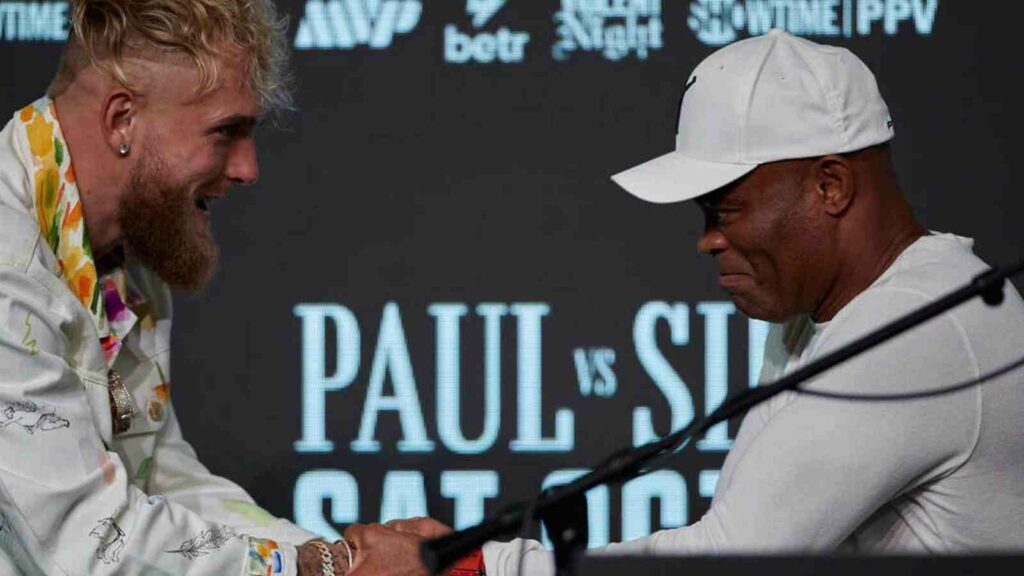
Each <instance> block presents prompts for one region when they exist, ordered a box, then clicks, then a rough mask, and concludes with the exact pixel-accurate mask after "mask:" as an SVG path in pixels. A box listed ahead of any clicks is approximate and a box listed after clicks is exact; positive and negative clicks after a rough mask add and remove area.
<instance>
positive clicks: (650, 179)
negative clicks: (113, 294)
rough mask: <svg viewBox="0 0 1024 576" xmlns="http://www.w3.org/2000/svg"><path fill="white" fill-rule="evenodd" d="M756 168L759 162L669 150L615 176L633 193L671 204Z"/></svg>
mask: <svg viewBox="0 0 1024 576" xmlns="http://www.w3.org/2000/svg"><path fill="white" fill-rule="evenodd" d="M754 168H757V164H726V163H722V162H708V161H706V160H697V159H695V158H690V157H688V156H683V155H682V154H680V153H679V152H669V153H668V154H665V155H664V156H659V157H657V158H655V159H654V160H650V161H648V162H644V163H643V164H640V165H639V166H635V167H633V168H630V169H629V170H626V171H624V172H619V173H618V174H616V175H614V176H612V180H613V181H615V183H616V184H618V185H619V186H622V187H623V188H624V189H625V190H626V192H629V193H630V194H632V195H633V196H636V197H637V198H640V199H641V200H646V201H648V202H654V203H656V204H668V203H670V202H682V201H683V200H692V199H693V198H696V197H698V196H703V195H704V194H707V193H708V192H713V191H715V190H717V189H719V188H721V187H722V186H725V185H726V184H729V183H730V182H733V181H734V180H737V179H739V178H741V177H743V176H745V175H746V174H747V173H749V172H751V171H752V170H753V169H754Z"/></svg>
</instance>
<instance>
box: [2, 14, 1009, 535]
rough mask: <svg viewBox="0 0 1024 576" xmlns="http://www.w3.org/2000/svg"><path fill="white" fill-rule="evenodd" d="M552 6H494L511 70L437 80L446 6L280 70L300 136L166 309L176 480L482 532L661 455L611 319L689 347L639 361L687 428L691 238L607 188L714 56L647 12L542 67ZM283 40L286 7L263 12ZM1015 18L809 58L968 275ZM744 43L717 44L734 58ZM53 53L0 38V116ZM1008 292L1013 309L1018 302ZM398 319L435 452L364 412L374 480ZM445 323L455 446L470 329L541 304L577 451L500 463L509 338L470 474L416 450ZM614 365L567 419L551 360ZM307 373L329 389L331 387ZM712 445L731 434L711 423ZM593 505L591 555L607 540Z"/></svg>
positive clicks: (674, 213)
mask: <svg viewBox="0 0 1024 576" xmlns="http://www.w3.org/2000/svg"><path fill="white" fill-rule="evenodd" d="M559 5H560V4H559V2H556V1H554V0H552V1H534V2H526V1H522V0H512V1H511V2H509V3H508V5H506V6H505V7H504V8H503V9H502V10H501V11H500V12H498V13H497V14H496V15H495V16H494V18H493V19H492V20H491V22H489V23H488V24H487V25H485V26H484V27H483V28H482V30H489V31H493V30H495V29H497V28H498V27H500V26H507V27H509V28H511V29H513V30H525V31H528V32H529V33H530V34H531V40H530V42H529V44H528V45H527V50H526V60H525V62H524V63H522V64H500V63H492V64H486V65H482V64H477V65H471V64H467V65H452V64H446V63H445V62H444V61H443V58H442V52H443V28H444V26H445V25H446V24H448V23H456V24H457V25H458V26H459V29H460V30H462V31H471V30H472V27H471V25H470V23H469V18H468V17H467V15H466V11H465V2H463V1H461V0H458V1H456V0H428V1H426V2H424V8H423V15H422V17H421V19H420V22H419V24H418V25H417V26H416V28H415V29H414V30H412V31H411V32H409V33H407V34H401V35H397V36H396V37H395V39H394V43H393V44H392V46H391V47H390V48H388V49H385V50H371V49H369V48H367V47H365V46H363V47H357V48H355V49H352V50H312V51H296V52H295V53H294V54H293V59H292V62H293V66H294V71H295V75H296V79H297V91H296V102H297V106H298V110H297V112H296V113H295V114H292V115H291V116H290V117H289V119H288V124H287V126H286V127H285V128H284V129H283V130H277V131H275V130H271V129H268V130H265V131H263V132H262V133H261V134H260V136H259V145H260V154H261V169H262V177H261V180H260V182H259V183H258V184H257V185H255V186H253V187H250V188H244V189H237V190H235V191H234V192H233V193H232V194H231V195H230V196H229V198H228V199H227V200H225V201H223V202H221V203H220V204H218V205H217V206H216V207H215V212H214V226H215V231H216V233H217V236H218V239H219V241H220V243H221V246H222V249H223V255H224V258H223V263H222V266H221V270H220V272H219V274H218V275H217V277H216V278H215V280H214V281H213V282H212V284H211V285H210V287H209V288H208V289H207V291H206V292H205V293H204V294H202V295H200V296H190V295H185V294H179V295H177V298H176V300H177V308H176V320H175V321H176V325H175V341H174V350H173V375H172V378H171V379H172V381H173V383H174V398H175V405H176V409H177V412H178V415H179V418H180V419H181V422H182V426H183V428H184V430H185V433H186V437H188V438H189V439H190V440H191V441H192V443H193V445H194V446H195V448H196V450H197V452H198V453H199V456H200V458H201V459H202V460H203V461H204V462H205V463H206V464H207V465H208V466H209V467H210V468H211V469H212V470H214V471H215V472H217V473H219V474H223V475H225V476H227V477H229V478H232V479H234V480H235V481H237V482H238V483H239V484H241V485H242V486H244V487H245V488H246V489H248V490H249V491H250V492H251V493H252V494H253V496H254V497H255V498H256V499H257V500H258V501H260V502H261V503H262V504H263V505H264V506H265V507H266V508H268V509H269V510H270V511H272V512H273V513H275V514H278V515H282V516H286V517H291V515H292V499H293V487H294V484H295V481H296V479H297V478H298V477H299V475H300V474H301V473H302V472H303V471H306V470H311V469H339V470H345V471H347V472H349V473H351V474H352V475H353V476H355V477H356V478H357V480H358V481H359V486H360V510H361V512H360V519H361V520H363V521H375V520H377V514H378V510H379V502H380V498H381V495H380V490H381V479H382V477H383V475H384V473H385V472H386V471H388V470H421V471H422V472H423V474H424V478H425V482H426V489H427V490H426V491H427V495H428V507H429V512H430V513H431V514H432V515H435V516H437V517H439V518H440V519H441V520H444V521H447V522H451V520H452V514H453V511H452V502H451V500H449V499H445V498H442V497H441V496H440V491H439V480H438V477H439V474H440V471H442V470H455V469H487V470H497V471H498V472H499V475H500V476H501V497H500V498H498V499H493V500H488V502H487V511H488V512H490V511H493V510H495V509H497V508H498V506H499V505H500V504H504V503H508V502H512V501H514V500H517V499H522V498H525V497H528V496H530V495H532V494H533V493H535V491H536V490H537V488H538V487H539V486H540V482H541V479H542V478H543V477H544V476H545V475H546V474H547V473H548V472H550V471H551V470H554V469H561V468H571V467H585V466H587V465H591V464H593V463H595V462H596V461H598V460H600V459H601V458H602V456H603V455H604V454H606V453H607V452H609V451H610V450H612V449H614V448H618V447H620V446H622V445H625V444H628V443H629V442H630V441H631V437H632V436H631V435H632V427H631V426H632V425H631V412H632V408H633V407H634V406H641V405H646V406H650V407H651V409H652V410H653V411H654V418H655V422H656V424H657V426H658V427H659V428H658V430H659V431H661V432H665V431H667V427H668V418H669V415H668V408H667V404H666V402H665V401H664V398H663V397H662V396H661V395H660V394H659V392H658V390H657V389H656V388H655V387H654V386H653V385H652V384H651V381H650V379H649V378H648V376H647V374H646V373H645V372H644V370H643V369H642V368H641V366H640V364H639V363H638V362H637V359H636V357H635V354H634V344H633V339H632V323H633V318H634V316H635V314H636V312H637V310H638V309H639V308H640V306H641V305H643V303H645V302H649V301H659V300H663V301H667V302H685V303H687V304H689V305H690V307H691V316H690V342H689V344H688V345H685V346H682V347H672V346H671V345H670V344H669V342H668V331H667V328H665V327H664V326H662V330H661V331H660V332H659V342H660V343H661V345H662V350H663V351H665V352H666V353H669V352H670V355H669V358H670V360H671V362H672V364H673V366H674V367H675V368H676V370H677V371H678V372H679V373H680V375H681V376H682V377H683V379H684V380H686V382H687V384H688V386H689V388H690V391H691V393H692V395H693V399H694V407H695V410H696V411H697V413H701V412H703V410H704V398H703V396H704V393H703V378H704V334H703V331H704V324H703V318H702V317H701V316H699V315H697V314H696V313H694V312H693V309H694V308H695V307H696V304H697V303H699V302H703V301H724V300H727V297H726V295H725V293H724V292H722V291H721V290H719V289H718V288H717V286H716V280H715V272H714V270H713V267H712V265H711V262H709V261H708V260H706V259H704V258H701V257H699V256H698V255H697V253H696V251H695V243H696V240H697V237H698V235H699V233H700V231H701V228H702V225H703V223H702V219H701V217H700V215H699V212H698V210H697V209H696V208H695V207H693V206H692V205H689V204H680V205H668V206H656V205H652V204H646V203H643V202H641V201H639V200H637V199H635V198H633V197H631V196H629V195H628V194H626V193H625V192H623V191H622V190H621V189H619V188H618V187H616V186H615V185H614V184H613V183H612V182H611V181H610V180H609V179H608V176H609V175H610V174H612V173H615V172H618V171H620V170H622V169H625V168H628V167H630V166H632V165H634V164H636V163H639V162H641V161H644V160H646V159H649V158H651V157H654V156H656V155H660V154H662V153H664V152H667V151H668V150H670V149H671V147H672V146H673V143H674V134H675V121H676V117H677V112H678V108H677V106H678V101H679V93H680V91H681V88H682V85H683V83H684V82H685V80H686V78H687V77H688V76H689V74H690V71H691V70H692V69H693V68H694V67H695V66H696V64H697V63H698V62H699V61H700V60H702V59H703V58H704V57H705V56H707V55H708V54H710V53H711V52H712V51H713V50H714V49H715V48H714V47H711V46H707V45H704V44H702V43H700V42H699V41H698V40H697V38H696V37H695V35H694V33H693V32H692V31H691V30H690V29H689V28H688V27H687V24H686V22H687V16H688V14H689V11H690V6H689V2H684V1H678V2H677V1H674V0H666V1H665V2H663V14H662V22H663V25H664V28H665V32H664V47H663V48H662V49H660V50H654V51H652V52H651V53H650V55H649V56H648V57H647V58H646V59H644V60H642V59H639V58H637V57H636V56H635V55H630V56H628V57H626V58H624V59H622V60H620V61H617V62H613V61H609V60H607V59H605V58H603V57H602V56H601V55H600V54H598V53H591V52H583V51H579V52H576V53H574V54H573V55H572V56H571V57H570V58H569V59H568V60H567V61H556V60H555V59H553V58H552V56H551V45H552V43H553V42H554V41H555V25H554V23H553V20H552V15H553V14H554V12H555V11H556V10H558V9H559ZM279 6H281V8H282V10H283V11H285V12H287V13H288V14H290V16H291V18H292V22H291V26H290V38H292V39H293V38H294V35H295V30H296V27H297V25H298V22H299V19H300V18H301V16H302V15H303V9H304V6H305V2H298V1H292V2H279ZM1016 6H1017V3H1009V2H964V1H953V0H943V1H942V2H940V3H939V6H938V12H937V16H936V19H935V23H934V29H933V31H932V35H931V36H922V35H919V34H917V33H916V32H915V31H914V30H913V25H912V24H911V23H904V24H903V25H902V27H901V28H900V30H899V32H898V33H897V34H895V35H892V36H889V35H886V34H884V33H883V32H882V30H881V29H880V28H878V27H876V29H875V31H874V33H872V34H871V35H870V36H868V37H857V38H821V37H812V39H815V40H817V41H821V42H826V43H831V44H838V45H842V46H845V47H848V48H850V49H851V50H852V51H854V53H856V54H857V55H858V56H860V57H861V58H862V59H863V60H864V61H865V62H866V63H867V64H868V66H869V67H870V68H871V69H872V70H874V72H875V74H876V75H877V77H878V81H879V85H880V88H881V91H882V94H883V96H884V97H885V98H886V100H887V102H888V104H889V106H890V109H891V112H892V115H893V117H894V119H895V122H896V134H897V136H896V139H895V140H894V141H893V143H892V149H893V153H894V155H895V160H896V164H897V167H898V170H899V174H900V180H901V183H902V185H903V186H904V189H905V192H906V195H907V197H908V198H909V199H910V202H911V203H912V205H913V207H914V209H915V211H916V213H917V215H918V217H919V218H920V219H921V221H922V222H923V223H924V224H925V225H926V226H927V227H928V228H930V229H933V230H937V231H944V232H953V233H956V234H959V235H962V236H968V237H972V238H974V239H975V240H976V245H975V249H976V252H977V253H978V254H979V255H980V256H981V257H982V258H984V259H985V260H987V261H988V262H990V263H1003V264H1005V263H1009V262H1010V261H1011V260H1013V259H1015V258H1017V257H1018V256H1019V255H1020V254H1021V252H1024V250H1022V248H1024V231H1022V229H1021V227H1020V210H1021V209H1022V208H1024V200H1022V198H1021V195H1020V192H1019V190H1017V189H1016V188H1015V186H1014V184H1013V174H1014V172H1013V165H1014V164H1015V163H1019V160H1018V159H1017V157H1018V156H1019V153H1020V152H1021V149H1022V146H1021V144H1020V138H1019V126H1020V123H1019V113H1018V112H1017V108H1015V106H1019V103H1020V102H1021V98H1020V97H1021V90H1020V88H1019V73H1020V66H1019V63H1018V62H1019V50H1017V49H1016V48H1015V46H1016V45H1017V40H1018V35H1019V33H1020V32H1019V22H1020V19H1019V18H1018V15H1017V11H1018V10H1017V8H1016ZM741 37H743V36H741ZM59 52H60V45H59V44H56V43H41V42H28V43H24V42H20V43H19V42H11V41H9V40H3V39H0V77H3V78H6V79H7V81H5V82H3V86H2V87H0V103H2V104H3V105H4V107H5V108H6V109H7V110H9V111H14V110H16V109H17V108H19V107H20V106H22V105H24V104H26V103H28V102H31V101H32V100H34V99H35V98H37V97H38V96H40V95H41V94H42V93H43V91H44V89H45V86H46V84H47V82H48V80H49V78H50V76H51V74H52V73H53V71H54V68H55V63H56V60H57V57H58V55H59ZM1018 286H1020V284H1019V283H1018ZM387 302H396V303H398V304H399V306H400V308H401V312H402V321H403V326H404V329H405V336H406V342H407V344H408V347H409V354H410V358H411V361H412V365H413V368H414V373H415V377H416V382H417V385H418V389H419V394H420V398H419V399H420V403H421V406H422V409H423V414H424V418H425V421H426V424H427V432H428V436H429V437H430V438H431V439H432V440H434V441H435V443H436V448H435V450H434V452H432V453H428V454H419V455H411V454H401V453H399V452H398V451H397V449H396V447H395V441H396V440H397V439H398V438H399V436H400V430H399V428H398V425H397V419H396V418H395V417H394V416H393V414H391V415H389V414H387V413H385V414H384V415H382V416H381V418H380V424H379V426H378V432H377V437H378V439H379V440H380V441H381V444H382V446H383V451H382V452H381V453H379V454H353V453H352V452H351V451H350V450H349V442H350V441H351V440H353V439H354V438H355V436H356V432H357V429H358V425H359V418H360V415H361V413H362V408H363V400H364V397H365V391H366V385H367V381H368V373H369V367H370V364H371V359H372V355H373V352H374V349H375V347H376V338H377V330H378V327H379V324H380V319H381V311H382V309H383V307H384V305H385V303H387ZM434 302H463V303H466V304H468V305H469V307H470V315H469V316H468V317H467V318H465V319H463V323H462V330H463V333H462V339H463V341H462V351H461V354H462V364H461V367H462V379H463V381H462V386H463V390H464V392H463V413H464V414H465V416H464V419H463V429H464V430H465V432H466V435H467V436H470V437H473V436H476V435H477V434H478V433H479V430H480V426H481V422H482V418H481V416H480V415H479V414H478V412H479V410H480V408H479V407H480V406H481V405H482V403H481V401H480V394H479V391H480V390H482V374H483V359H482V342H481V334H482V322H480V320H479V319H478V318H476V317H475V316H474V315H473V314H472V310H473V308H474V307H475V305H476V304H478V303H481V302H505V303H511V302H546V303H548V304H549V305H550V306H551V309H552V311H551V313H550V315H549V316H547V317H546V318H545V320H544V344H543V354H544V363H543V377H544V404H543V405H544V419H543V422H544V426H545V433H546V434H551V433H552V428H553V419H554V417H553V413H554V411H555V409H556V408H558V407H570V408H572V409H573V410H574V412H575V420H576V422H575V429H576V430H575V450H574V451H573V452H571V453H569V454H520V453H514V452H511V451H510V450H509V449H508V442H509V440H511V439H512V438H513V437H514V435H515V426H516V404H515V375H516V372H515V357H516V354H515V347H514V343H515V330H514V322H513V321H512V319H511V318H506V319H505V321H504V322H505V323H504V328H503V332H502V336H503V355H502V365H503V368H502V369H503V380H502V420H501V429H500V433H499V437H498V441H497V442H496V444H495V446H494V448H493V449H492V450H490V451H488V452H487V453H485V454H482V455H474V456H460V455H457V454H453V453H451V452H449V451H448V450H447V449H446V448H445V447H444V445H443V444H442V443H441V442H440V441H439V440H438V438H437V434H436V426H435V417H434V410H435V403H434V374H435V354H436V351H435V346H434V343H435V342H434V341H435V335H434V330H435V328H434V323H433V318H431V317H430V316H429V315H428V314H427V306H428V305H429V304H431V303H434ZM299 303H336V304H341V305H343V306H346V307H347V308H349V309H351V310H352V311H353V312H354V313H355V315H356V317H357V318H358V319H359V324H360V331H361V334H362V363H361V366H360V371H359V375H358V376H357V378H356V381H355V383H354V384H353V385H352V386H351V387H349V388H347V389H346V390H344V391H341V392H338V393H334V394H331V395H329V399H328V404H327V410H328V415H329V417H328V423H327V437H328V439H330V440H333V441H334V442H335V451H334V452H333V453H330V454H322V455H311V454H298V453H296V452H295V450H294V448H293V442H294V441H296V440H298V439H299V437H300V423H301V410H300V403H301V341H300V322H299V319H298V318H297V317H296V316H295V315H294V314H293V307H294V306H295V305H296V304H299ZM591 346H608V347H611V348H614V349H615V350H616V351H617V362H616V364H615V370H616V374H617V376H618V380H619V391H618V393H617V396H616V397H615V398H614V399H610V400H609V399H601V398H583V397H581V395H580V393H579V391H578V390H577V385H576V374H575V370H574V367H573V363H572V358H571V351H572V349H573V348H576V347H591ZM729 348H730V355H729V384H730V389H732V390H739V389H742V388H743V387H745V386H747V384H748V382H747V372H748V366H747V353H746V350H747V322H746V320H745V319H744V318H742V317H741V316H740V315H739V314H738V313H737V314H736V315H734V316H733V317H732V318H731V319H730V322H729ZM334 361H335V360H334V359H331V358H329V364H330V363H332V362H334ZM733 429H735V423H734V424H733ZM723 455H724V454H723V453H721V452H716V453H704V452H699V451H689V452H687V453H686V454H684V455H681V456H680V457H679V458H678V461H677V462H676V464H675V467H676V469H677V470H679V471H681V472H682V473H683V474H684V476H685V477H686V479H687V483H688V487H689V491H688V492H689V503H690V504H689V508H690V510H689V518H688V519H689V521H694V520H696V519H697V518H699V516H700V514H701V513H703V511H704V510H705V509H706V507H707V504H708V500H707V499H706V498H702V497H700V495H699V494H698V491H697V473H698V472H699V471H700V470H705V469H716V468H718V467H719V466H720V464H721V460H722V457H723ZM617 498H618V496H617V491H616V490H613V491H612V506H611V510H612V521H611V526H612V529H611V535H612V538H617V537H618V534H619V532H618V526H619V525H620V522H619V520H618V517H619V514H618V504H617Z"/></svg>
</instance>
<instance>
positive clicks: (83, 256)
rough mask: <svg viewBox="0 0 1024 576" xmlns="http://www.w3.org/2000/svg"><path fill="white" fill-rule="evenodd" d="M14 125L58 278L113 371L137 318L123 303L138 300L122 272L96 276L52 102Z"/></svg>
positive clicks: (41, 103) (32, 108) (29, 109)
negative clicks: (23, 142)
mask: <svg viewBox="0 0 1024 576" xmlns="http://www.w3.org/2000/svg"><path fill="white" fill-rule="evenodd" d="M15 121H16V122H18V124H19V126H20V127H21V128H22V130H23V134H24V135H25V137H26V138H27V140H28V144H29V146H28V148H29V150H30V152H31V163H32V165H31V166H28V167H27V168H28V172H29V174H30V175H31V177H32V180H33V184H34V187H35V188H34V194H33V196H32V202H33V204H34V211H35V215H36V219H37V221H38V223H39V231H40V234H41V235H42V237H43V238H44V239H45V240H46V243H47V245H49V247H50V250H52V251H53V254H54V255H55V256H56V258H57V266H58V269H57V275H58V277H60V278H61V279H62V280H64V282H65V284H66V285H67V287H68V289H69V290H70V291H71V293H72V294H74V295H75V297H76V298H77V299H78V301H79V302H80V303H81V304H82V306H84V307H85V309H86V310H88V311H89V315H90V316H91V317H92V320H93V324H94V325H95V327H96V333H97V334H98V335H99V338H100V343H101V344H102V345H103V354H104V357H105V359H106V362H107V367H108V368H109V367H111V366H113V364H114V361H115V360H116V359H117V355H118V353H119V352H120V351H121V347H122V343H123V341H124V339H125V337H126V336H127V335H128V332H130V331H131V329H132V326H134V325H135V322H136V320H137V317H136V316H135V314H134V313H133V312H132V310H131V308H130V307H129V306H127V305H126V304H125V302H126V301H128V302H132V301H133V300H138V299H139V298H138V296H137V295H134V296H132V295H131V294H130V290H129V287H128V282H127V280H126V275H125V273H124V270H123V268H120V267H119V268H117V269H115V270H114V271H113V272H111V273H109V274H106V275H105V276H103V277H102V278H101V277H98V276H97V272H96V262H95V260H94V258H93V254H92V248H91V246H90V245H89V236H88V234H87V232H86V229H85V218H84V217H83V214H82V202H81V198H80V196H79V193H78V184H77V181H76V180H75V170H74V167H73V166H72V163H71V155H70V153H69V151H68V147H67V143H66V141H65V139H64V134H63V133H62V132H61V128H60V123H59V122H58V120H57V109H56V106H55V105H54V102H53V100H51V99H50V98H48V97H43V98H40V99H39V100H37V101H35V102H34V103H32V104H30V105H29V106H26V107H25V108H22V109H21V110H20V111H19V112H18V113H17V114H15Z"/></svg>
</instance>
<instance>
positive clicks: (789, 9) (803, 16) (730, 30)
mask: <svg viewBox="0 0 1024 576" xmlns="http://www.w3.org/2000/svg"><path fill="white" fill-rule="evenodd" d="M938 7H939V0H746V1H738V0H696V1H695V2H692V3H690V17H689V18H688V19H687V25H688V26H689V28H690V30H692V31H693V32H694V34H696V36H697V39H698V40H700V41H701V42H703V43H704V44H707V45H709V46H722V45H724V44H729V43H730V42H733V41H735V40H736V39H737V38H739V36H740V35H741V34H748V35H750V36H760V35H761V34H766V33H767V32H768V31H769V30H771V29H772V28H783V29H785V30H787V31H788V32H789V33H791V34H794V35H797V36H845V37H847V38H852V37H855V36H870V35H872V34H875V33H878V32H881V33H883V34H885V35H886V36H894V35H896V34H897V33H899V32H900V31H901V30H904V29H906V28H908V27H910V28H912V29H913V30H914V31H915V32H916V33H917V34H919V35H921V36H929V35H931V33H932V28H933V26H934V24H935V13H936V11H937V10H938Z"/></svg>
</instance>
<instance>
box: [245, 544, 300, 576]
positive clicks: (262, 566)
mask: <svg viewBox="0 0 1024 576" xmlns="http://www.w3.org/2000/svg"><path fill="white" fill-rule="evenodd" d="M298 557H299V556H298V553H297V552H296V550H295V546H293V545H292V544H288V543H287V542H277V541H275V540H266V539H263V538H254V537H252V536H250V537H249V557H248V558H246V560H245V570H244V571H243V572H242V574H243V576H298V574H299V570H298Z"/></svg>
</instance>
